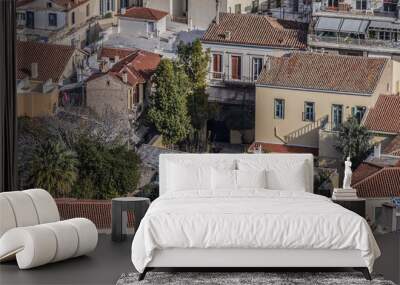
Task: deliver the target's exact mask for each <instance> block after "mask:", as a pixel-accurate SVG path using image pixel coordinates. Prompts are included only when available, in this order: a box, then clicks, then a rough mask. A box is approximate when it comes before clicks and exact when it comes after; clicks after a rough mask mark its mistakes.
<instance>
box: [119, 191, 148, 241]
mask: <svg viewBox="0 0 400 285" xmlns="http://www.w3.org/2000/svg"><path fill="white" fill-rule="evenodd" d="M111 203H112V204H111V225H112V229H111V239H112V240H113V241H123V240H125V238H126V228H127V224H128V216H127V213H126V212H127V211H129V210H132V211H133V216H134V219H135V233H136V231H137V229H138V227H139V224H140V221H141V220H142V218H143V217H144V215H145V214H146V211H147V209H148V208H149V206H150V199H148V198H143V197H121V198H114V199H112V202H111Z"/></svg>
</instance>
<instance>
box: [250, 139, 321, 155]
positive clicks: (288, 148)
mask: <svg viewBox="0 0 400 285" xmlns="http://www.w3.org/2000/svg"><path fill="white" fill-rule="evenodd" d="M259 145H261V147H262V150H263V151H265V152H273V153H311V154H313V155H315V156H318V148H315V147H303V146H294V145H284V144H273V143H262V142H255V143H253V144H252V145H251V146H250V147H249V149H248V151H250V152H252V151H254V150H256V148H257V146H259Z"/></svg>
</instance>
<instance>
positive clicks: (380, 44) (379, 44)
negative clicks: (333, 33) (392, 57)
mask: <svg viewBox="0 0 400 285" xmlns="http://www.w3.org/2000/svg"><path fill="white" fill-rule="evenodd" d="M308 42H309V43H311V42H314V43H318V42H321V43H332V44H341V45H361V46H368V47H376V48H395V49H398V48H400V41H397V42H395V41H390V40H388V41H384V40H373V39H354V38H350V37H327V36H318V35H315V34H310V35H308Z"/></svg>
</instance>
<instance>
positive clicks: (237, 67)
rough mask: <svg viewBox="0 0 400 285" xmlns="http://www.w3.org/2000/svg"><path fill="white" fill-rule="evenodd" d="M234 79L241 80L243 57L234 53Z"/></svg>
mask: <svg viewBox="0 0 400 285" xmlns="http://www.w3.org/2000/svg"><path fill="white" fill-rule="evenodd" d="M231 63H232V79H234V80H240V79H241V77H242V58H241V57H240V56H237V55H232V59H231Z"/></svg>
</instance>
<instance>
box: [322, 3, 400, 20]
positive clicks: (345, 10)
mask: <svg viewBox="0 0 400 285" xmlns="http://www.w3.org/2000/svg"><path fill="white" fill-rule="evenodd" d="M320 11H321V12H333V13H340V14H346V15H355V16H376V17H390V18H394V17H396V12H393V11H382V10H380V9H368V10H356V9H354V8H353V7H352V6H351V5H350V4H348V3H339V6H337V7H334V6H323V5H321V6H319V7H318V8H316V9H315V12H320Z"/></svg>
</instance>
